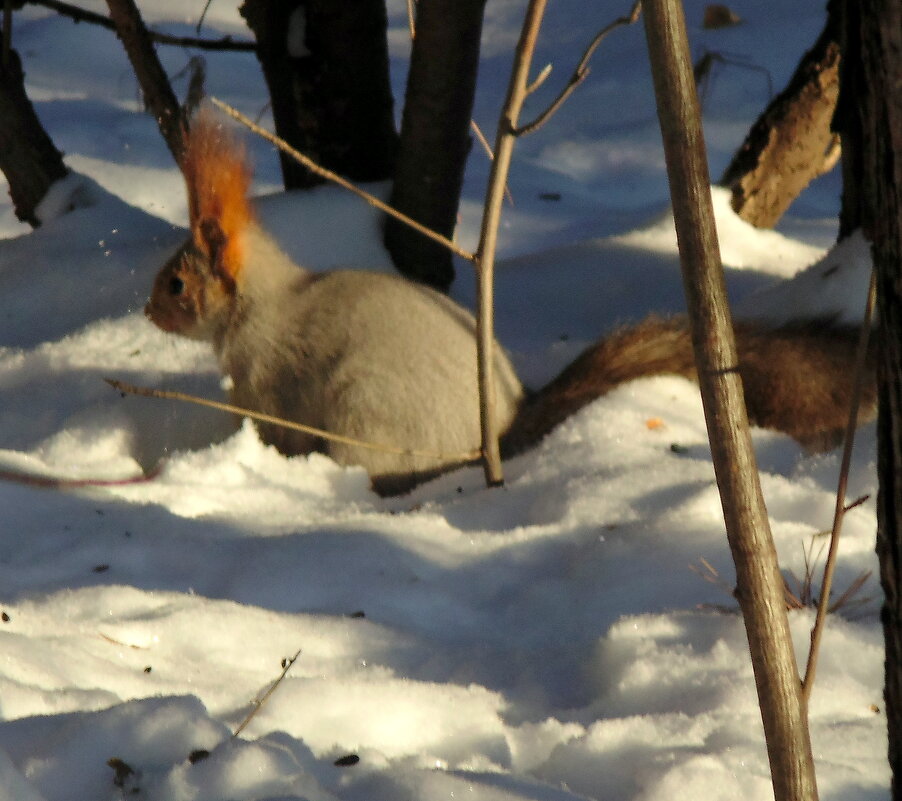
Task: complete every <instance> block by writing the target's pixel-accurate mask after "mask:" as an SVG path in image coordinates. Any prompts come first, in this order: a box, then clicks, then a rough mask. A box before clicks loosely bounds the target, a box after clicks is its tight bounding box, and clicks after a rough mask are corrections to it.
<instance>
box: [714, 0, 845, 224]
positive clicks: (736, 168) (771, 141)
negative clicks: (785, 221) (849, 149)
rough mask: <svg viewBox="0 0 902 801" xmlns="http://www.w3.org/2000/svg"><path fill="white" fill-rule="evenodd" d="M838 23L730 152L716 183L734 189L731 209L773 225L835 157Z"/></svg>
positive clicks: (831, 18) (830, 20) (831, 22)
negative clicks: (834, 116)
mask: <svg viewBox="0 0 902 801" xmlns="http://www.w3.org/2000/svg"><path fill="white" fill-rule="evenodd" d="M839 52H840V48H839V24H838V20H837V19H836V15H835V14H831V13H828V15H827V24H826V26H825V27H824V30H823V32H822V33H821V35H820V37H819V38H818V40H817V42H816V43H815V45H814V47H813V48H812V49H811V50H809V51H808V52H807V53H806V54H805V56H804V57H803V58H802V61H801V62H800V64H799V66H798V67H797V68H796V71H795V73H794V74H793V76H792V78H791V79H790V81H789V84H788V85H787V87H786V88H785V89H784V90H783V91H782V92H781V93H780V94H779V95H777V97H775V98H774V99H773V101H771V103H770V105H768V107H767V108H766V109H765V110H764V112H763V113H762V114H761V116H760V117H759V118H758V120H757V121H756V122H755V124H754V125H753V126H752V129H751V131H749V134H748V136H747V137H746V140H745V142H743V144H742V146H741V147H740V148H739V150H738V151H737V152H736V155H735V156H733V160H732V161H731V162H730V164H729V166H728V167H727V169H726V170H725V171H724V174H723V176H722V177H721V179H720V181H719V183H720V185H721V186H725V187H728V188H729V189H731V190H732V192H733V201H732V204H733V210H734V211H735V212H736V213H737V214H738V215H739V216H740V217H742V219H744V220H745V221H746V222H748V223H751V224H752V225H754V226H757V227H758V228H771V227H773V225H774V224H776V222H777V221H778V220H779V219H780V217H781V216H782V215H783V213H784V212H785V211H786V209H788V208H789V206H790V204H791V203H792V202H793V200H795V199H796V197H798V195H799V194H800V193H801V192H802V190H803V189H804V188H805V187H806V186H808V184H809V183H811V181H813V180H814V179H815V178H817V177H818V176H819V175H822V174H823V173H825V172H827V171H828V170H830V169H831V168H832V167H833V165H834V164H835V163H836V159H837V157H838V155H839V151H838V147H839V143H838V138H837V136H836V135H835V134H834V133H833V132H832V131H831V128H830V124H831V121H832V119H833V113H834V110H835V108H836V100H837V97H838V95H839Z"/></svg>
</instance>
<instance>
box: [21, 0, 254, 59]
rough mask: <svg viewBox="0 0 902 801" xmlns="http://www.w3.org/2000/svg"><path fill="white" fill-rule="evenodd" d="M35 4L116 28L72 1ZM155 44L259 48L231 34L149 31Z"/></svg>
mask: <svg viewBox="0 0 902 801" xmlns="http://www.w3.org/2000/svg"><path fill="white" fill-rule="evenodd" d="M27 2H28V3H29V4H31V5H33V6H43V7H44V8H49V9H50V10H51V11H55V12H56V13H57V14H59V15H60V16H63V17H69V19H71V20H73V21H74V22H89V23H91V24H92V25H100V26H101V27H103V28H107V29H109V30H111V31H115V30H116V26H115V24H113V21H112V20H111V19H110V18H109V17H107V16H104V15H103V14H98V13H96V12H94V11H88V10H87V9H84V8H79V7H78V6H74V5H72V4H71V3H64V2H61V0H27ZM148 33H149V34H150V38H151V39H152V40H153V42H154V43H155V44H165V45H176V46H178V47H196V48H198V49H200V50H241V51H248V52H253V51H254V50H256V49H257V45H256V43H255V42H247V41H241V40H235V39H233V38H232V37H231V36H223V37H222V39H195V38H193V37H191V36H170V35H169V34H166V33H157V32H155V31H148Z"/></svg>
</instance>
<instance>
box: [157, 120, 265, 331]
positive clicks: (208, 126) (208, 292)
mask: <svg viewBox="0 0 902 801" xmlns="http://www.w3.org/2000/svg"><path fill="white" fill-rule="evenodd" d="M181 166H182V172H183V174H184V176H185V184H186V186H187V190H188V215H189V223H190V228H191V237H190V239H189V240H188V241H187V242H186V243H185V244H184V245H183V246H182V247H181V248H180V249H179V251H178V252H177V253H176V254H175V255H174V256H173V257H172V258H171V259H170V260H169V261H168V262H167V263H166V264H165V265H164V266H163V269H162V270H161V271H160V273H159V275H157V278H156V281H155V282H154V287H153V293H152V295H151V299H150V302H149V303H148V304H147V306H146V307H145V314H146V315H147V316H148V317H149V318H150V319H151V321H152V322H153V323H154V324H155V325H157V326H158V327H160V328H162V329H163V330H164V331H169V332H173V333H177V334H181V335H183V336H187V337H191V338H194V339H210V338H211V337H212V335H213V332H214V331H215V330H216V328H217V327H220V326H222V325H224V324H225V319H224V315H226V314H227V312H228V310H229V308H230V307H231V305H232V302H233V300H234V298H235V297H236V296H237V294H238V290H239V288H240V285H241V272H242V268H243V266H244V263H245V258H246V253H245V247H246V238H247V230H248V227H249V225H250V224H251V221H252V219H253V215H252V212H251V206H250V202H249V200H248V196H247V193H248V188H249V186H250V182H251V169H250V166H249V164H248V159H247V155H246V152H245V149H244V146H243V145H242V144H241V143H240V142H239V140H238V139H237V138H236V137H235V136H234V135H233V134H232V133H231V132H230V131H228V130H227V129H226V128H225V127H224V126H223V124H222V123H221V122H220V121H219V120H218V119H217V118H216V116H215V114H214V112H213V111H212V109H210V108H209V107H203V108H202V109H201V110H200V111H199V112H198V114H197V115H196V116H195V118H194V120H193V121H192V123H191V127H190V130H189V131H188V133H187V134H186V136H185V151H184V158H183V160H182V165H181Z"/></svg>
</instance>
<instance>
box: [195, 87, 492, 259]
mask: <svg viewBox="0 0 902 801" xmlns="http://www.w3.org/2000/svg"><path fill="white" fill-rule="evenodd" d="M210 101H211V102H212V103H213V104H214V105H215V106H216V107H217V108H220V109H222V110H223V111H224V112H225V113H226V114H228V115H229V116H230V117H231V118H232V119H234V120H237V121H238V122H240V123H241V124H242V125H244V126H245V127H247V128H249V129H250V130H251V131H253V132H254V133H255V134H257V135H258V136H262V137H263V138H264V139H266V140H267V141H269V142H272V144H274V145H275V146H276V147H277V148H279V150H281V151H282V152H283V153H287V154H288V155H289V156H291V157H292V158H293V159H295V160H296V161H298V162H299V163H301V164H303V165H304V166H305V167H306V168H307V169H308V170H310V171H311V172H314V173H316V174H317V175H319V176H321V177H322V178H325V179H326V180H327V181H332V182H333V183H336V184H338V185H339V186H341V187H344V188H345V189H347V190H348V191H349V192H353V193H354V194H355V195H357V197H360V198H363V199H364V200H365V201H366V202H367V203H369V204H370V205H371V206H375V207H376V208H377V209H379V210H380V211H384V212H385V213H386V214H389V215H391V216H392V217H394V218H395V219H396V220H400V221H401V222H402V223H404V224H405V225H409V226H410V227H411V228H413V229H414V230H416V231H419V232H420V233H421V234H423V236H427V237H429V238H430V239H432V240H433V241H435V242H438V243H439V244H441V245H444V246H445V247H446V248H448V250H450V251H451V252H452V253H455V254H457V255H458V256H460V257H462V258H464V259H466V260H467V261H471V262H472V261H473V260H474V259H475V256H474V255H473V254H472V253H470V252H469V251H468V250H464V249H463V248H461V247H459V246H458V245H456V244H455V243H454V242H452V241H451V240H450V239H448V238H447V237H444V236H442V235H441V234H437V233H436V232H435V231H433V230H431V229H429V228H427V227H426V226H425V225H420V223H418V222H417V221H416V220H412V219H411V218H410V217H408V216H407V215H406V214H401V212H399V211H397V210H396V209H393V208H392V207H391V206H389V205H388V204H387V203H385V202H383V201H381V200H379V198H377V197H375V196H374V195H371V194H370V193H369V192H366V191H365V190H363V189H361V188H360V187H358V186H355V185H354V184H352V183H351V182H350V181H348V180H347V179H346V178H342V177H341V176H340V175H338V174H337V173H334V172H332V171H331V170H327V169H326V168H325V167H320V166H319V164H317V163H316V162H315V161H313V159H311V158H310V157H309V156H305V155H304V154H303V153H301V152H300V151H299V150H295V149H294V148H293V147H292V146H291V145H289V144H288V142H286V141H285V140H284V139H282V138H280V137H278V136H276V135H275V134H273V133H270V132H269V131H267V130H266V129H265V128H261V127H260V126H259V125H257V123H255V122H254V121H253V120H252V119H250V118H249V117H246V116H245V115H244V114H242V113H241V112H240V111H238V110H237V109H236V108H233V107H232V106H230V105H229V104H228V103H223V101H222V100H219V99H217V98H215V97H211V98H210Z"/></svg>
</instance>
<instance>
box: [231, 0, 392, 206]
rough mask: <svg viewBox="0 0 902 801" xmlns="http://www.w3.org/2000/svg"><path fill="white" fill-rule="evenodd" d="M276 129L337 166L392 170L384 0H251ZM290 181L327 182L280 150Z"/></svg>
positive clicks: (359, 172)
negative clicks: (340, 0)
mask: <svg viewBox="0 0 902 801" xmlns="http://www.w3.org/2000/svg"><path fill="white" fill-rule="evenodd" d="M240 10H241V15H242V16H243V17H244V19H245V20H246V21H247V24H248V26H249V27H250V29H251V30H252V31H253V32H254V36H255V37H256V39H257V58H258V59H259V60H260V65H261V67H262V69H263V76H264V78H265V79H266V83H267V86H268V87H269V94H270V98H271V99H272V111H273V118H274V120H275V126H276V133H278V135H279V136H281V137H282V138H283V139H285V140H286V141H287V142H288V143H289V144H290V145H291V146H292V147H294V148H296V149H297V150H300V151H301V152H302V153H305V154H306V155H308V156H309V157H310V158H311V159H313V160H314V161H315V162H317V163H318V164H320V165H322V166H323V167H326V168H327V169H329V170H332V171H333V172H337V173H339V174H340V175H344V176H345V177H347V178H350V179H352V180H357V181H379V180H384V179H387V178H390V177H391V175H392V173H393V170H394V160H395V153H396V150H397V133H396V132H395V127H394V116H393V102H394V101H393V98H392V94H391V86H390V83H389V74H388V44H387V41H386V36H385V32H386V27H387V19H386V12H385V3H384V0H357V2H354V3H347V2H345V3H340V2H334V0H245V3H244V4H243V5H242V6H241V9H240ZM280 159H281V164H282V175H283V178H284V181H285V186H286V188H289V189H292V188H301V187H308V186H314V185H316V184H318V183H321V179H320V178H318V177H317V176H315V175H313V174H312V173H311V172H309V171H308V170H307V169H305V168H304V167H303V166H301V165H300V164H298V163H297V162H296V161H294V160H293V159H291V158H290V157H288V156H285V155H284V154H280Z"/></svg>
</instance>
